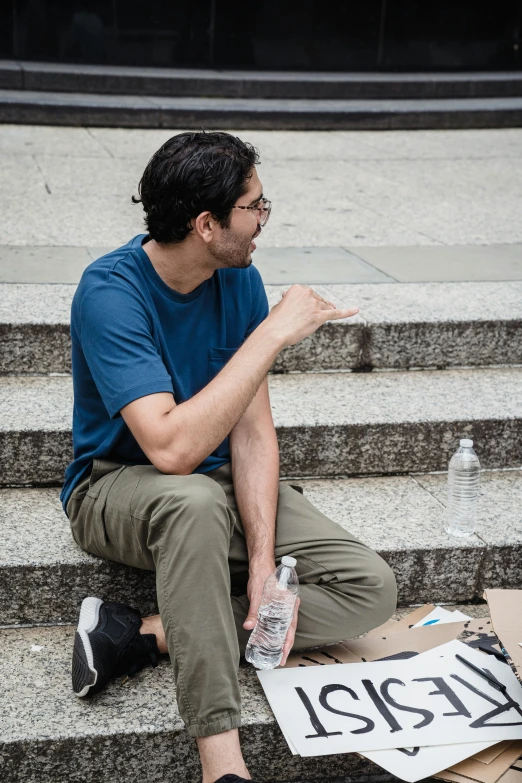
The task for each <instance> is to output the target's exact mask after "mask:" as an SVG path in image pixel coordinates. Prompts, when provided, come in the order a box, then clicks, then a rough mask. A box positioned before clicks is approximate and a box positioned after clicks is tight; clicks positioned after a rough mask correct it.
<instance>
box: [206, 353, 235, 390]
mask: <svg viewBox="0 0 522 783" xmlns="http://www.w3.org/2000/svg"><path fill="white" fill-rule="evenodd" d="M236 351H237V348H209V349H208V380H209V383H210V381H211V380H212V379H213V378H215V377H216V375H217V374H218V372H220V370H222V369H223V367H224V366H225V364H226V363H227V362H228V360H229V359H231V358H232V357H233V355H234V354H235V352H236Z"/></svg>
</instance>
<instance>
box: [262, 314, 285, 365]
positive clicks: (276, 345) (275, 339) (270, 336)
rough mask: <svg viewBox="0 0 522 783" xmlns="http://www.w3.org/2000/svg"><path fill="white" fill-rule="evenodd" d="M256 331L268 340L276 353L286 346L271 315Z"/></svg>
mask: <svg viewBox="0 0 522 783" xmlns="http://www.w3.org/2000/svg"><path fill="white" fill-rule="evenodd" d="M255 332H257V334H258V336H259V337H260V338H263V339H264V340H267V341H268V343H269V345H270V347H271V348H272V350H274V351H275V353H276V355H277V354H278V353H280V352H281V351H282V350H283V348H285V347H286V345H285V341H284V340H283V338H282V337H281V335H280V334H279V332H278V330H276V329H274V328H273V326H272V322H271V320H270V315H268V316H267V317H266V318H265V320H264V321H262V322H261V323H260V324H259V326H258V327H257V329H256V330H255ZM255 332H254V333H255Z"/></svg>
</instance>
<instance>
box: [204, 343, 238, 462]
mask: <svg viewBox="0 0 522 783" xmlns="http://www.w3.org/2000/svg"><path fill="white" fill-rule="evenodd" d="M236 351H237V348H209V350H208V382H209V383H210V381H211V380H213V379H214V378H215V377H216V375H217V374H218V373H219V372H220V370H222V369H223V367H224V366H225V364H226V363H227V362H228V360H229V359H231V358H232V357H233V355H234V354H235V352H236ZM212 453H213V454H214V455H215V456H216V457H225V458H228V456H229V453H230V450H229V445H228V437H227V438H225V440H224V441H223V442H222V443H220V444H219V446H218V447H217V449H216V450H215V451H213V452H212Z"/></svg>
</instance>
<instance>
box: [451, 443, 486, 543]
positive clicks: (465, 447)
mask: <svg viewBox="0 0 522 783" xmlns="http://www.w3.org/2000/svg"><path fill="white" fill-rule="evenodd" d="M479 485H480V462H479V458H478V457H477V455H476V454H475V452H474V451H473V441H472V440H468V439H467V438H463V439H462V440H461V441H460V447H459V449H458V451H456V452H455V454H454V455H453V457H452V458H451V460H450V463H449V468H448V507H447V519H446V532H447V533H449V534H450V535H452V536H458V537H459V538H464V537H465V536H471V535H472V534H473V533H474V532H475V529H476V527H477V507H478V496H479Z"/></svg>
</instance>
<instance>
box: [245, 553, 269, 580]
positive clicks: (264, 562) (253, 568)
mask: <svg viewBox="0 0 522 783" xmlns="http://www.w3.org/2000/svg"><path fill="white" fill-rule="evenodd" d="M248 570H249V573H250V576H255V575H256V574H258V573H259V572H263V573H266V572H270V571H274V570H275V554H274V553H263V554H257V555H250V556H249V560H248Z"/></svg>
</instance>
